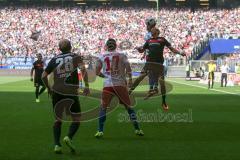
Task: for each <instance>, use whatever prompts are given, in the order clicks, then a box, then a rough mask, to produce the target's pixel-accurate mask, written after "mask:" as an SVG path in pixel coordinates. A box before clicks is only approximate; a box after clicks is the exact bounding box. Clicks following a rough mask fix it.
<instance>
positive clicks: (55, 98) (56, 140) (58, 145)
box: [52, 93, 63, 154]
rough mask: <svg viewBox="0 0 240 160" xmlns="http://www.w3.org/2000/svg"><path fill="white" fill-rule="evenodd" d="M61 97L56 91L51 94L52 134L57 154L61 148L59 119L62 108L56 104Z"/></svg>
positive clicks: (60, 151) (60, 122)
mask: <svg viewBox="0 0 240 160" xmlns="http://www.w3.org/2000/svg"><path fill="white" fill-rule="evenodd" d="M61 99H62V97H61V95H59V94H57V93H53V94H52V104H53V108H54V114H55V122H54V125H53V136H54V144H55V148H54V152H55V153H57V154H60V153H62V149H61V146H62V145H61V143H60V137H61V126H62V120H61V114H62V113H63V110H62V109H61V108H60V107H59V106H57V105H59V103H58V102H59V101H60V100H61ZM56 107H59V109H61V110H56Z"/></svg>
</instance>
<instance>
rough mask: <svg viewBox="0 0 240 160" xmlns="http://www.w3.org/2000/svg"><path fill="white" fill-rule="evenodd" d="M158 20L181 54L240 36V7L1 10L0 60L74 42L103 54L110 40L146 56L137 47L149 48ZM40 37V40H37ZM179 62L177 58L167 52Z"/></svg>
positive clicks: (81, 48) (51, 50) (91, 52)
mask: <svg viewBox="0 0 240 160" xmlns="http://www.w3.org/2000/svg"><path fill="white" fill-rule="evenodd" d="M149 17H155V18H156V19H157V21H158V24H157V27H158V28H159V29H160V30H161V33H160V34H161V36H164V37H165V38H166V39H167V40H168V41H170V42H171V43H172V45H173V46H174V47H175V48H177V49H182V50H183V51H184V52H185V53H186V54H187V55H190V54H191V52H192V50H193V48H194V46H195V45H197V44H198V43H199V42H200V41H201V40H203V39H204V38H205V37H207V36H208V35H210V34H214V35H216V34H218V35H223V34H239V33H240V20H239V19H240V8H236V9H232V10H226V9H211V10H203V9H201V10H196V11H195V12H191V10H190V9H176V8H170V9H169V8H165V9H160V10H159V12H157V11H156V10H154V9H149V8H103V7H97V8H86V9H81V8H48V7H41V8H38V7H33V8H21V7H18V8H13V7H7V8H1V9H0V56H26V55H27V56H35V54H37V53H41V54H43V55H44V56H52V55H54V54H56V53H58V52H59V51H58V46H57V45H58V41H59V40H60V39H62V38H67V39H70V40H71V41H72V44H73V48H74V51H75V52H77V53H81V54H83V55H97V54H99V53H101V52H102V51H103V50H104V43H105V41H106V39H108V38H109V37H112V38H116V39H117V41H118V43H120V42H123V41H128V42H130V43H131V44H132V46H131V47H130V48H128V49H127V50H125V52H126V53H128V54H129V56H130V57H132V58H139V57H141V55H139V54H137V53H136V52H135V51H134V47H136V46H140V45H142V44H143V43H144V35H145V33H146V26H145V19H146V18H149ZM34 32H40V36H39V38H38V40H37V41H35V40H33V39H31V38H30V37H31V35H32V33H34ZM165 56H166V57H168V58H169V59H171V60H172V61H173V62H174V59H175V57H174V56H172V55H171V54H169V51H168V50H166V51H165Z"/></svg>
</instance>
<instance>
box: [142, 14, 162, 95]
mask: <svg viewBox="0 0 240 160" xmlns="http://www.w3.org/2000/svg"><path fill="white" fill-rule="evenodd" d="M145 24H146V26H147V33H146V34H145V37H144V40H145V41H147V40H149V39H150V38H152V32H151V29H152V28H154V27H155V26H156V24H157V22H156V21H155V19H153V18H148V19H147V20H146V22H145ZM148 54H149V50H148V49H146V50H145V52H144V54H143V57H142V58H141V59H144V58H145V59H146V62H147V61H148ZM143 72H144V71H143ZM148 80H149V85H150V89H149V90H150V91H152V90H153V89H154V88H155V91H156V92H158V82H157V83H156V84H154V75H153V73H152V72H150V73H149V74H148ZM149 94H151V93H149ZM147 98H149V95H148V96H147V97H146V98H145V99H147Z"/></svg>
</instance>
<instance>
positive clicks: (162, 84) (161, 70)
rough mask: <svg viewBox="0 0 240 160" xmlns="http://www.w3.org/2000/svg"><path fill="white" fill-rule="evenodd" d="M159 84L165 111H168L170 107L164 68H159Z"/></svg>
mask: <svg viewBox="0 0 240 160" xmlns="http://www.w3.org/2000/svg"><path fill="white" fill-rule="evenodd" d="M159 75H160V76H159V77H160V78H159V84H160V90H161V94H162V107H163V109H164V110H168V109H169V107H168V105H167V102H166V85H165V77H164V66H163V65H161V66H159Z"/></svg>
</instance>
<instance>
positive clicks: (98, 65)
mask: <svg viewBox="0 0 240 160" xmlns="http://www.w3.org/2000/svg"><path fill="white" fill-rule="evenodd" d="M101 70H102V62H101V60H100V59H99V60H98V61H97V65H96V75H97V76H99V77H101V78H105V76H104V74H103V73H102V72H101Z"/></svg>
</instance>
